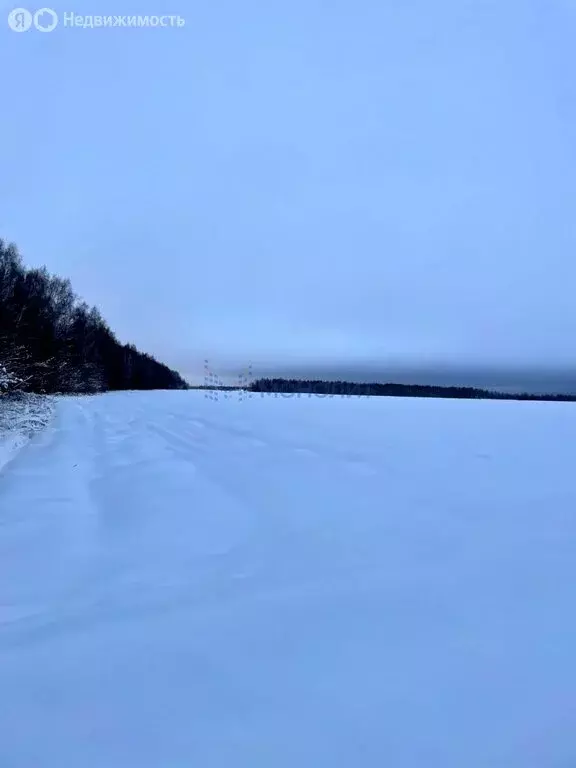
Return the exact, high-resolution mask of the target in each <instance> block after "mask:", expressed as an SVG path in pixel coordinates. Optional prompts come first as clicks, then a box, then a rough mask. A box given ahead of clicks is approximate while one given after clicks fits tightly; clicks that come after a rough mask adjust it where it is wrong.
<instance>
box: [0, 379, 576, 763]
mask: <svg viewBox="0 0 576 768" xmlns="http://www.w3.org/2000/svg"><path fill="white" fill-rule="evenodd" d="M575 446H576V407H575V406H573V405H571V404H554V403H504V402H480V401H469V402H467V401H446V400H400V399H386V398H374V399H356V398H350V399H346V398H344V399H340V398H317V397H313V398H307V397H302V398H296V397H292V398H288V399H286V398H282V397H272V396H266V397H264V398H261V397H260V396H255V397H253V398H252V399H248V400H245V401H243V402H239V401H238V399H237V398H236V397H233V398H232V399H230V400H222V399H221V400H220V401H218V402H213V401H211V400H208V399H206V398H205V396H204V394H203V393H201V392H157V393H144V394H142V393H122V394H109V395H104V396H100V397H93V398H63V399H61V400H60V401H58V402H57V406H56V413H55V416H54V419H53V421H52V422H51V424H50V425H49V426H48V427H47V428H46V429H45V430H44V431H43V432H41V433H40V434H37V435H36V436H34V437H33V438H32V440H31V442H30V443H29V444H28V445H26V446H25V447H24V448H23V449H22V450H20V452H19V453H18V454H17V455H16V456H15V457H14V458H13V460H12V461H10V462H9V463H8V464H7V465H6V466H5V467H4V468H3V470H2V472H1V473H0V765H1V766H3V767H4V766H5V768H41V767H43V766H46V767H48V766H50V767H52V766H54V767H55V768H56V767H57V768H148V767H151V766H153V767H154V768H190V766H198V768H223V767H224V766H226V768H228V767H229V766H230V767H231V766H238V768H284V767H286V768H288V767H289V768H296V767H298V768H340V767H342V768H344V767H345V768H349V767H350V766H358V768H383V767H384V766H390V767H391V768H407V767H410V768H412V767H414V768H416V767H418V768H420V767H421V766H441V768H451V767H452V766H453V767H454V768H456V767H458V768H463V767H465V768H476V767H478V768H544V767H546V768H568V767H569V766H573V765H575V764H576V663H575V662H576V658H575V657H576V651H575V649H576V614H575V611H574V605H575V596H576V481H575V480H574V477H575V475H576V473H575V472H574V463H575V462H574V456H575Z"/></svg>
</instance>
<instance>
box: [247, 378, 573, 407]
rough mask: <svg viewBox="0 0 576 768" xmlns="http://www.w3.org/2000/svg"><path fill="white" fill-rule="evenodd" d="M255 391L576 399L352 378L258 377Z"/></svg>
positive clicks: (324, 394) (563, 400)
mask: <svg viewBox="0 0 576 768" xmlns="http://www.w3.org/2000/svg"><path fill="white" fill-rule="evenodd" d="M248 389H249V390H250V391H251V392H276V393H280V394H282V393H283V394H308V395H318V396H324V397H328V396H334V395H339V396H345V397H351V396H353V395H354V396H357V397H370V396H372V397H441V398H460V399H466V400H472V399H474V400H540V401H541V400H554V401H559V402H574V401H576V395H533V394H526V393H519V394H505V393H502V392H492V391H490V390H486V389H475V388H474V387H440V386H424V385H421V384H377V383H375V384H354V383H351V382H348V381H320V380H316V381H314V380H311V381H309V380H304V379H258V380H257V381H254V382H253V383H252V384H251V385H250V387H249V388H248Z"/></svg>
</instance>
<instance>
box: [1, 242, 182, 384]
mask: <svg viewBox="0 0 576 768" xmlns="http://www.w3.org/2000/svg"><path fill="white" fill-rule="evenodd" d="M187 388H188V385H187V384H186V382H185V381H184V379H182V377H181V376H180V375H179V374H178V373H177V372H176V371H173V370H171V369H170V368H168V367H167V366H166V365H164V364H162V363H160V362H158V361H157V360H155V359H154V358H153V357H152V356H151V355H147V354H145V353H143V352H140V351H138V350H137V349H136V347H135V346H134V345H132V344H121V343H120V342H119V341H118V339H117V338H116V337H115V335H114V333H113V332H112V331H111V330H110V328H109V327H108V325H107V323H106V322H105V320H104V319H103V318H102V316H101V314H100V312H99V311H98V309H97V308H96V307H93V308H90V307H89V306H88V305H87V304H86V303H85V302H83V301H80V300H79V299H78V297H77V296H76V295H75V294H74V291H73V290H72V286H71V284H70V281H69V280H64V279H62V278H61V277H58V276H55V275H51V274H49V272H48V270H47V269H46V268H45V267H42V268H41V269H27V268H26V267H25V266H24V265H23V263H22V258H21V256H20V254H19V253H18V250H17V248H16V246H14V245H6V244H5V243H4V242H3V241H2V240H0V391H13V390H19V391H23V392H36V393H40V394H43V393H44V394H47V393H56V392H61V393H94V392H104V391H107V390H121V389H187Z"/></svg>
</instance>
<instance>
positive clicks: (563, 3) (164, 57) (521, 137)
mask: <svg viewBox="0 0 576 768" xmlns="http://www.w3.org/2000/svg"><path fill="white" fill-rule="evenodd" d="M0 2H1V3H2V15H3V17H4V21H3V23H2V29H1V33H0V67H1V71H2V73H3V77H2V80H3V84H2V107H3V110H2V112H3V115H2V119H1V123H0V124H1V133H0V135H1V137H2V141H3V148H2V164H1V179H2V183H1V184H0V236H2V237H4V238H5V239H8V240H10V241H15V242H16V243H17V244H18V245H19V247H20V249H21V251H22V253H23V255H24V258H25V260H26V262H27V263H28V264H29V265H34V266H35V265H39V264H43V263H45V264H46V265H47V266H48V268H49V269H50V270H51V271H55V272H57V273H60V274H62V275H64V276H69V277H70V278H71V279H72V282H73V285H74V287H75V288H76V290H77V291H78V293H80V294H81V295H82V296H83V297H84V298H85V299H86V300H87V301H88V302H89V303H91V304H97V305H98V306H99V307H100V308H101V310H102V312H103V314H104V316H105V317H106V318H107V320H108V321H109V323H110V325H111V326H112V327H113V329H114V330H115V331H116V332H117V334H118V335H119V337H120V338H121V339H122V340H123V341H133V342H135V343H136V344H137V345H138V346H139V347H141V348H143V349H145V350H147V351H151V352H152V353H153V354H155V355H156V356H158V357H159V358H161V359H163V360H165V361H166V362H168V363H170V364H172V365H174V366H176V367H177V368H179V370H180V371H181V372H182V373H184V374H185V375H192V376H193V375H194V374H199V373H201V371H202V360H203V359H204V358H205V357H208V358H209V359H210V360H211V361H213V365H214V366H215V367H222V368H224V367H226V365H229V364H232V365H237V366H238V367H243V366H245V365H246V364H247V361H249V360H252V361H255V363H256V365H258V364H259V363H262V362H263V361H266V362H269V363H270V364H271V365H274V366H275V367H276V368H278V367H279V368H280V369H282V367H283V366H286V369H287V370H288V369H293V368H294V366H299V365H304V366H305V365H306V364H307V363H309V362H310V361H314V362H315V363H326V364H328V363H329V364H330V365H332V364H333V363H336V365H338V364H339V363H340V362H342V363H345V364H346V365H347V366H349V365H350V364H354V363H359V364H360V363H366V362H368V363H370V362H371V361H377V363H378V365H381V364H384V365H387V364H395V365H400V366H402V365H405V366H409V367H410V366H414V365H417V366H418V365H432V366H434V365H438V366H440V365H469V364H474V365H483V364H486V365H494V366H498V365H503V364H510V365H512V364H526V365H534V366H543V367H545V366H555V365H569V364H571V363H572V362H573V361H574V360H576V215H575V207H576V77H575V72H576V42H575V41H576V0H434V2H432V1H431V0H371V1H370V0H357V1H356V2H351V1H350V0H330V2H328V0H290V2H276V1H275V0H217V1H214V2H212V0H210V2H207V1H206V0H204V1H203V2H193V1H192V0H175V2H171V3H170V4H168V3H167V2H164V0H140V2H130V1H129V0H128V1H126V2H124V1H123V0H110V1H108V0H105V1H104V0H91V2H88V0H85V2H76V3H73V2H70V3H69V4H65V5H60V4H55V5H53V7H54V9H55V10H56V11H58V12H59V13H60V14H62V13H64V12H70V11H74V12H76V13H77V14H83V15H88V14H114V15H116V14H128V15H129V14H132V13H139V14H145V13H150V14H159V15H160V14H163V13H169V14H178V13H179V14H180V15H181V16H183V17H184V18H185V19H186V22H187V23H186V25H185V27H184V28H179V29H176V28H165V29H127V28H121V27H119V28H112V29H111V28H107V29H71V28H63V26H62V24H60V26H59V27H58V28H57V29H56V30H54V31H53V32H51V33H45V34H42V33H40V32H38V31H37V30H34V29H32V30H30V31H28V32H25V33H20V34H17V33H15V32H12V31H11V30H10V29H9V28H8V25H7V23H6V13H7V11H8V10H9V9H10V8H11V7H12V4H8V3H6V2H5V0H0ZM31 10H36V9H35V8H31Z"/></svg>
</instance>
